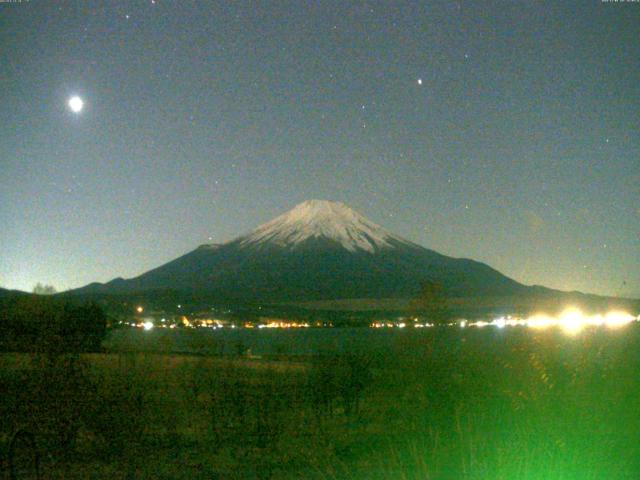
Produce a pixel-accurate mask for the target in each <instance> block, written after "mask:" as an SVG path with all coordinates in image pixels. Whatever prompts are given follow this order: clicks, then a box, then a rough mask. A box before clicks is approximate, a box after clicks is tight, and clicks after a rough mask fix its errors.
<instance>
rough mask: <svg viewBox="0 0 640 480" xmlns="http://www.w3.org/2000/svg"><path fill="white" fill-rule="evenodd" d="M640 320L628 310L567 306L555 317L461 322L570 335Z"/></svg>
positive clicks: (463, 324) (500, 318)
mask: <svg viewBox="0 0 640 480" xmlns="http://www.w3.org/2000/svg"><path fill="white" fill-rule="evenodd" d="M636 321H640V317H637V318H636V317H634V316H633V315H630V314H629V313H627V312H622V311H615V310H614V311H611V312H608V313H607V314H606V315H604V316H603V315H599V314H594V315H587V314H585V313H583V312H581V311H580V310H578V309H577V308H567V309H566V310H564V311H563V312H562V313H561V314H560V315H559V316H557V317H553V316H549V315H545V314H541V313H538V314H535V315H532V316H530V317H528V318H512V317H510V316H509V317H506V318H505V317H499V318H495V319H493V320H492V321H490V322H487V321H483V320H480V321H476V322H468V321H467V320H461V321H460V322H459V324H460V326H461V327H465V326H469V327H486V326H494V327H498V328H504V327H506V326H509V327H517V326H524V327H529V328H534V329H543V328H548V327H560V328H561V329H562V330H563V331H564V332H565V333H567V334H569V335H577V334H578V333H579V332H580V331H581V330H583V329H584V328H585V327H599V326H602V325H604V326H606V327H608V328H619V327H623V326H625V325H627V324H629V323H632V322H636Z"/></svg>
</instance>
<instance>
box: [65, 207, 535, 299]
mask: <svg viewBox="0 0 640 480" xmlns="http://www.w3.org/2000/svg"><path fill="white" fill-rule="evenodd" d="M425 282H432V283H433V282H435V283H438V284H439V285H440V286H441V287H442V289H443V291H444V292H446V294H447V295H450V296H465V297H469V296H480V295H491V296H496V295H499V296H504V295H514V294H519V293H522V292H524V291H526V290H527V289H529V288H532V287H525V286H524V285H522V284H520V283H518V282H516V281H515V280H512V279H510V278H508V277H506V276H504V275H502V274H501V273H500V272H498V271H496V270H494V269H493V268H491V267H489V266H488V265H485V264H483V263H480V262H476V261H474V260H469V259H463V258H452V257H448V256H445V255H442V254H439V253H437V252H435V251H433V250H429V249H427V248H424V247H422V246H420V245H417V244H415V243H413V242H411V241H409V240H406V239H404V238H402V237H399V236H397V235H394V234H392V233H391V232H389V231H387V230H386V229H384V228H383V227H381V226H379V225H377V224H375V223H374V222H372V221H370V220H368V219H367V218H365V217H364V216H362V215H361V214H359V213H357V212H356V211H354V210H352V209H351V208H349V207H347V206H346V205H344V204H343V203H338V202H330V201H323V200H309V201H306V202H303V203H301V204H299V205H297V206H296V207H295V208H293V209H292V210H290V211H289V212H287V213H284V214H283V215H280V216H279V217H276V218H275V219H273V220H271V221H269V222H267V223H265V224H263V225H261V226H259V227H258V228H256V229H255V230H254V231H252V232H250V233H248V234H247V235H243V236H240V237H238V238H236V239H235V240H232V241H230V242H227V243H224V244H211V245H202V246H200V247H198V248H196V249H195V250H193V251H191V252H189V253H187V254H186V255H183V256H181V257H179V258H177V259H175V260H173V261H170V262H169V263H166V264H165V265H162V266H160V267H158V268H155V269H153V270H150V271H148V272H146V273H143V274H142V275H140V276H138V277H135V278H132V279H128V280H124V279H122V278H118V279H115V280H112V281H110V282H108V283H106V284H99V283H93V284H90V285H87V286H86V287H83V288H80V289H77V290H74V291H72V292H70V293H85V294H118V295H123V294H126V295H130V294H144V293H145V292H147V293H150V292H161V291H171V292H182V293H185V294H187V293H188V294H189V295H196V296H198V297H201V298H204V297H206V298H211V299H216V298H219V299H233V300H238V301H257V302H262V301H270V302H302V301H317V300H339V299H356V298H357V299H380V298H412V297H414V296H415V295H416V294H418V292H419V291H420V289H421V287H422V285H424V283H425ZM538 288H539V287H538Z"/></svg>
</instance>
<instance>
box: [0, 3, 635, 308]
mask: <svg viewBox="0 0 640 480" xmlns="http://www.w3.org/2000/svg"><path fill="white" fill-rule="evenodd" d="M639 62H640V3H637V2H628V3H614V2H608V3H607V2H601V1H600V0H593V1H581V2H576V3H572V2H566V1H562V2H561V1H557V2H548V3H542V2H537V1H504V2H486V1H482V2H453V1H447V2H426V1H417V2H412V3H404V2H389V3H378V2H366V3H363V2H350V1H342V0H341V1H335V2H303V1H298V0H296V1H291V2H276V1H268V2H260V3H256V4H250V3H241V2H238V3H236V2H227V1H225V2H219V3H212V2H205V1H201V2H188V1H179V2H178V1H163V0H155V1H153V0H148V1H139V2H128V3H119V2H115V1H113V2H112V1H108V2H101V3H91V2H78V3H65V2H57V1H56V2H53V1H51V2H40V1H37V0H32V1H29V2H27V1H24V0H23V1H22V2H16V3H7V2H3V3H0V125H1V128H2V134H1V135H0V172H1V173H0V202H1V203H0V225H1V226H2V228H1V230H0V247H1V248H0V286H2V287H4V288H17V289H23V290H31V289H32V288H33V286H34V284H35V283H37V282H43V283H50V284H53V285H54V286H55V287H56V288H57V289H58V290H63V289H67V288H72V287H78V286H81V285H85V284H87V283H89V282H92V281H107V280H110V279H112V278H114V277H117V276H123V277H125V278H127V277H132V276H135V275H138V274H140V273H142V272H144V271H146V270H148V269H150V268H153V267H156V266H158V265H160V264H162V263H164V262H166V261H169V260H171V259H173V258H175V257H177V256H179V255H181V254H183V253H186V252H188V251H190V250H192V249H194V248H195V247H196V246H198V245H199V244H202V243H212V242H222V241H226V240H230V239H232V238H234V237H236V236H237V235H239V234H242V233H246V232H247V231H249V230H251V229H253V228H254V227H255V226H257V225H258V224H260V223H263V222H265V221H267V220H270V219H271V218H272V217H274V216H275V215H277V214H280V213H282V212H284V211H286V210H289V209H290V208H292V207H293V206H295V205H296V204H297V203H299V202H301V201H304V200H306V199H311V198H319V199H328V200H338V201H342V202H344V203H346V204H347V205H349V206H351V207H352V208H354V209H356V210H357V211H359V212H361V213H362V214H364V215H366V216H367V217H369V218H370V219H371V220H373V221H374V222H376V223H379V224H381V225H383V226H385V227H386V228H388V229H389V230H391V231H393V232H394V233H396V234H398V235H401V236H404V237H406V238H408V239H410V240H413V241H415V242H417V243H419V244H422V245H424V246H426V247H428V248H432V249H434V250H437V251H439V252H441V253H444V254H447V255H452V256H456V257H458V256H464V257H470V258H473V259H476V260H480V261H484V262H486V263H488V264H489V265H491V266H493V267H494V268H496V269H498V270H500V271H501V272H503V273H505V274H507V275H509V276H511V277H513V278H515V279H516V280H518V281H521V282H524V283H527V284H534V283H535V284H543V285H546V286H549V287H553V288H560V289H566V290H574V289H577V290H582V291H586V292H593V293H600V294H613V295H626V296H636V297H640V140H639V137H640V135H639V132H640V66H639ZM73 95H78V96H80V97H81V98H82V99H83V100H84V102H85V103H84V108H83V110H82V111H81V112H79V113H74V112H73V111H72V110H71V109H70V108H69V106H68V103H67V102H68V101H69V98H70V97H72V96H73Z"/></svg>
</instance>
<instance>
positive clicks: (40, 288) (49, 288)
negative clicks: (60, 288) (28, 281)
mask: <svg viewBox="0 0 640 480" xmlns="http://www.w3.org/2000/svg"><path fill="white" fill-rule="evenodd" d="M56 292H57V291H56V289H55V287H54V286H53V285H43V284H42V283H40V282H38V283H37V284H36V285H35V287H33V293H35V294H36V295H53V294H55V293H56Z"/></svg>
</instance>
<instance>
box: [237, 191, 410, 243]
mask: <svg viewBox="0 0 640 480" xmlns="http://www.w3.org/2000/svg"><path fill="white" fill-rule="evenodd" d="M314 238H326V239H329V240H333V241H335V242H338V243H339V244H340V245H342V246H343V247H344V248H346V249H347V250H349V251H352V252H354V251H356V250H365V251H367V252H371V253H373V252H374V251H376V250H378V249H383V248H392V247H393V243H394V242H401V243H410V242H408V241H407V240H404V239H402V238H400V237H397V236H395V235H393V234H391V233H390V232H388V231H387V230H385V229H384V228H382V227H381V226H379V225H377V224H375V223H373V222H372V221H370V220H368V219H367V218H365V217H364V216H362V215H360V214H359V213H358V212H356V211H354V210H352V209H351V208H349V207H347V206H346V205H345V204H343V203H340V202H330V201H327V200H307V201H306V202H303V203H300V204H299V205H296V206H295V207H294V208H293V209H292V210H290V211H288V212H286V213H284V214H282V215H280V216H279V217H276V218H274V219H273V220H271V221H270V222H267V223H265V224H263V225H261V226H259V227H258V228H257V229H255V230H254V231H253V232H251V233H250V234H248V235H246V236H244V237H242V238H241V239H240V244H241V245H243V246H245V245H258V246H259V245H262V244H267V243H271V244H276V245H279V246H284V247H287V246H289V247H295V246H296V245H298V244H300V243H302V242H304V241H306V240H309V239H314Z"/></svg>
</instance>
